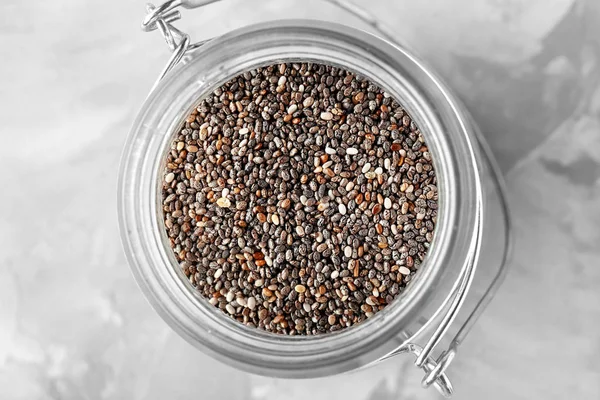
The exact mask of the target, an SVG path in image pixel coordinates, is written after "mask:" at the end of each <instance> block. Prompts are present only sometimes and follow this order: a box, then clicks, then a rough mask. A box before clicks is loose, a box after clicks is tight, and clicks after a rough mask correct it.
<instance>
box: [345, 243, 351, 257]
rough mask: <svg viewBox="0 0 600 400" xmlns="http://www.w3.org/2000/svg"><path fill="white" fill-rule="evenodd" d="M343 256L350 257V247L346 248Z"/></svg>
mask: <svg viewBox="0 0 600 400" xmlns="http://www.w3.org/2000/svg"><path fill="white" fill-rule="evenodd" d="M344 255H345V256H346V257H348V258H350V257H352V247H350V246H346V248H345V249H344Z"/></svg>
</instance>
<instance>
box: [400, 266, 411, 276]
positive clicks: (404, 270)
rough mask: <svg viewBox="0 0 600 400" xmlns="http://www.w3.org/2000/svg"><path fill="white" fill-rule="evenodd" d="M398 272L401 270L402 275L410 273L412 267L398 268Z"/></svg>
mask: <svg viewBox="0 0 600 400" xmlns="http://www.w3.org/2000/svg"><path fill="white" fill-rule="evenodd" d="M398 272H400V273H401V274H402V275H410V269H408V268H406V267H400V268H398Z"/></svg>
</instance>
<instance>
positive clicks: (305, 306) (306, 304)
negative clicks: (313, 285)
mask: <svg viewBox="0 0 600 400" xmlns="http://www.w3.org/2000/svg"><path fill="white" fill-rule="evenodd" d="M302 308H304V311H306V312H310V304H308V303H304V304H302Z"/></svg>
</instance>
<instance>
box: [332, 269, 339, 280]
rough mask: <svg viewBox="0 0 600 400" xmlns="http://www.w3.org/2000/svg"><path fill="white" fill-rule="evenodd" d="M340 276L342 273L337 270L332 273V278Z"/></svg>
mask: <svg viewBox="0 0 600 400" xmlns="http://www.w3.org/2000/svg"><path fill="white" fill-rule="evenodd" d="M338 276H340V273H339V271H337V270H336V271H333V272H332V273H331V279H336V278H337V277H338Z"/></svg>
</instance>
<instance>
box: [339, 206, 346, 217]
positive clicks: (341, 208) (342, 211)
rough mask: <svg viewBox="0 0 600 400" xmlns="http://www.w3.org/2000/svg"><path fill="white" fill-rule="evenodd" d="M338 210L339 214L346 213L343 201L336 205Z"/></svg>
mask: <svg viewBox="0 0 600 400" xmlns="http://www.w3.org/2000/svg"><path fill="white" fill-rule="evenodd" d="M338 210H339V212H340V214H342V215H346V206H345V205H344V203H340V205H339V206H338Z"/></svg>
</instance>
